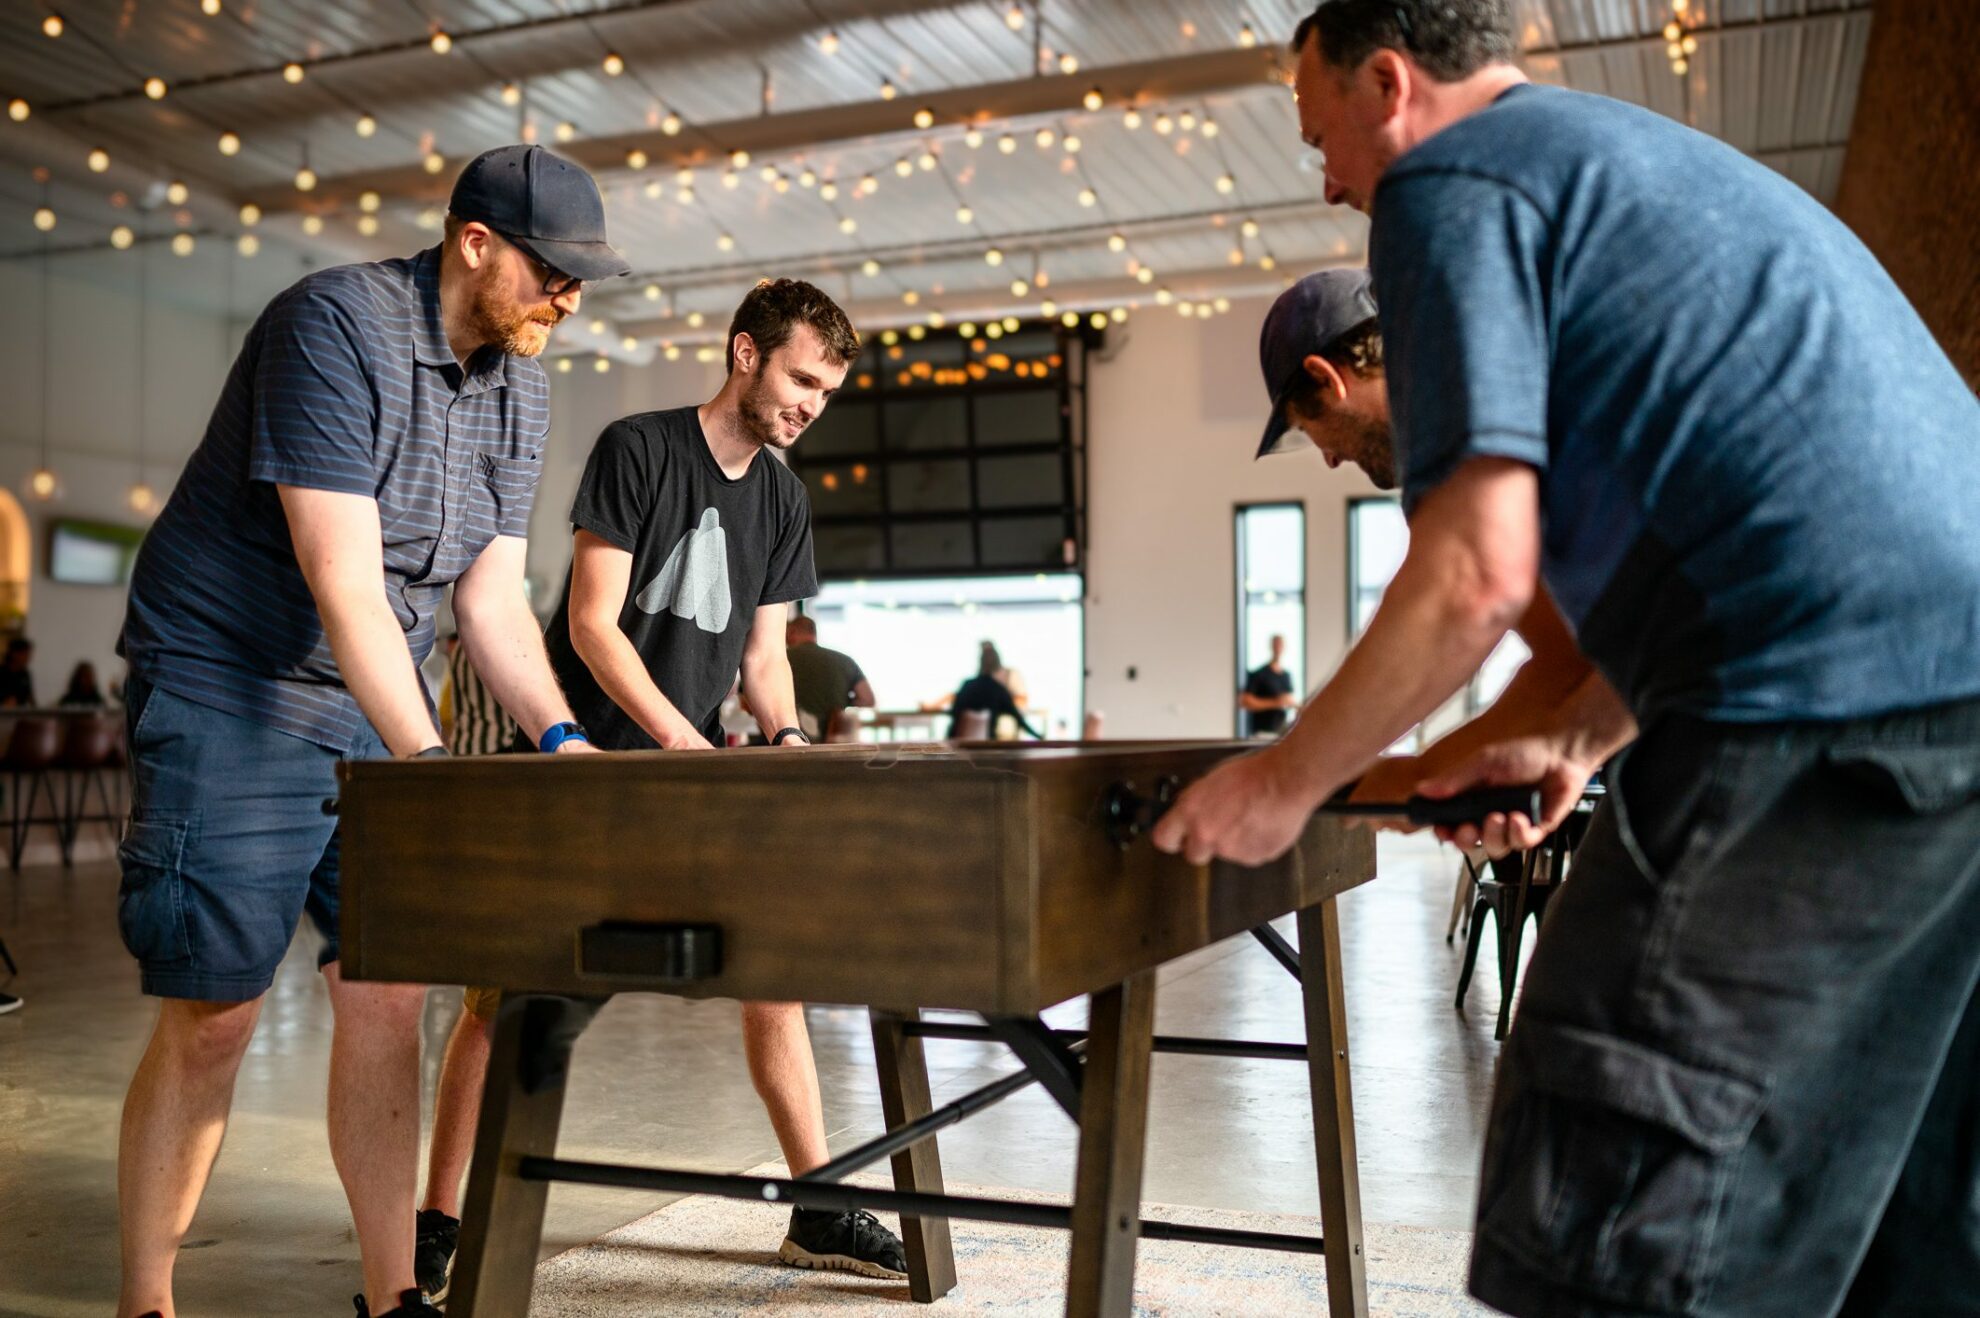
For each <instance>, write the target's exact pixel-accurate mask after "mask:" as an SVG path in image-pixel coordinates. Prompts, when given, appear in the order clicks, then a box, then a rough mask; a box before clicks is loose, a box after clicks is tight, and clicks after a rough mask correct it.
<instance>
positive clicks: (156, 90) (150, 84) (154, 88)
mask: <svg viewBox="0 0 1980 1318" xmlns="http://www.w3.org/2000/svg"><path fill="white" fill-rule="evenodd" d="M144 94H145V95H146V96H149V97H150V98H151V99H152V100H154V101H162V100H164V99H165V80H164V79H163V78H146V79H145V80H144Z"/></svg>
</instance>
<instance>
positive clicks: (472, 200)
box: [447, 143, 632, 282]
mask: <svg viewBox="0 0 1980 1318" xmlns="http://www.w3.org/2000/svg"><path fill="white" fill-rule="evenodd" d="M447 209H448V210H449V211H451V212H453V213H454V214H455V215H457V216H459V217H460V218H461V219H463V220H475V221H478V222H480V223H482V224H485V225H487V226H488V227H489V228H491V229H493V230H494V231H495V232H497V233H499V234H501V235H502V236H503V237H504V238H506V239H508V240H509V241H510V242H512V243H514V244H515V245H516V246H518V247H520V248H522V249H523V250H524V251H525V252H528V253H529V254H530V255H531V256H533V257H535V258H536V259H537V260H539V261H541V262H542V263H543V264H545V265H547V266H549V267H550V268H551V269H552V270H555V271H558V272H559V273H561V274H565V275H570V276H572V277H573V278H577V279H582V280H585V281H586V282H590V281H592V280H595V279H609V278H611V277H612V276H614V275H623V274H627V273H630V272H631V270H632V266H630V265H628V264H627V263H626V258H624V257H623V256H620V255H619V254H618V252H617V251H615V250H613V248H612V245H611V244H610V243H608V242H606V241H605V201H604V198H602V197H600V196H599V195H598V184H597V183H595V182H593V181H592V178H591V175H590V174H589V173H587V172H586V171H585V169H584V167H583V166H581V165H575V164H572V163H571V162H570V161H568V160H566V159H564V158H563V157H562V156H559V155H553V154H552V153H551V152H549V151H546V150H544V149H543V148H542V147H540V146H524V145H522V144H521V143H518V144H516V145H515V146H498V147H496V148H495V149H494V150H493V151H484V152H482V153H481V154H480V155H478V156H476V157H475V158H474V159H473V160H470V161H468V164H467V168H466V169H463V170H462V171H461V176H460V177H459V178H458V179H456V180H455V181H454V195H453V197H452V198H451V199H450V200H449V201H448V202H447Z"/></svg>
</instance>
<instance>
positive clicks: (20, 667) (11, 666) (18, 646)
mask: <svg viewBox="0 0 1980 1318" xmlns="http://www.w3.org/2000/svg"><path fill="white" fill-rule="evenodd" d="M33 662H34V642H33V641H30V640H29V639H28V638H27V637H25V636H16V637H15V638H14V639H13V640H11V641H9V642H7V658H6V661H5V663H4V664H0V709H33V708H34V674H33V673H32V672H30V671H29V669H28V665H29V664H31V663H33Z"/></svg>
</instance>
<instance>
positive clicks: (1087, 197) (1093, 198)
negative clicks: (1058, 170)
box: [1079, 188, 1100, 206]
mask: <svg viewBox="0 0 1980 1318" xmlns="http://www.w3.org/2000/svg"><path fill="white" fill-rule="evenodd" d="M1099 202H1100V194H1099V193H1097V192H1095V191H1094V190H1093V189H1092V188H1081V189H1080V190H1079V204H1080V205H1082V206H1096V205H1098V204H1099Z"/></svg>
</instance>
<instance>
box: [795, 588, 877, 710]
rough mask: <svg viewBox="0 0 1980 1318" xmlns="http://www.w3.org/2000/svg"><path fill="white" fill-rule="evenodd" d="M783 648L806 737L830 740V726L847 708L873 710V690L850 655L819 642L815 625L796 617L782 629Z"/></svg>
mask: <svg viewBox="0 0 1980 1318" xmlns="http://www.w3.org/2000/svg"><path fill="white" fill-rule="evenodd" d="M784 646H785V650H786V653H787V654H788V656H789V658H790V661H791V680H792V682H793V683H794V684H795V685H796V687H797V704H798V722H799V723H801V724H803V725H804V728H805V735H806V736H810V735H811V734H812V732H813V731H814V729H815V730H816V732H817V740H819V741H829V740H831V739H832V723H833V721H834V720H835V719H837V718H838V717H839V715H840V714H841V713H843V712H844V711H845V709H846V707H847V706H849V705H854V706H858V707H859V708H861V709H872V708H873V687H872V686H871V685H870V684H869V683H868V682H867V680H866V674H865V673H863V672H861V671H860V668H859V665H858V664H857V663H856V662H854V661H853V657H852V656H851V655H849V654H841V653H840V652H839V651H837V650H828V649H826V648H825V647H824V646H822V645H820V644H819V643H818V622H817V620H816V619H814V618H810V617H807V616H805V615H803V614H799V615H798V616H797V617H795V618H792V619H791V620H790V622H789V623H787V624H786V625H785V627H784Z"/></svg>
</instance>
